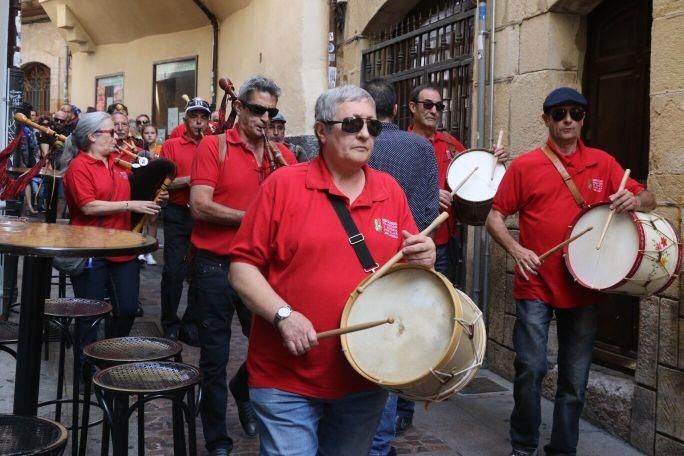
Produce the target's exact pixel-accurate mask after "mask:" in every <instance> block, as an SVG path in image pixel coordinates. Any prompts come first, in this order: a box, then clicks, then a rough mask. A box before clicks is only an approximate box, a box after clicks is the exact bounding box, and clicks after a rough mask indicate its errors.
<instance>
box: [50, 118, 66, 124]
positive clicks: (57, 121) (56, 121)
mask: <svg viewBox="0 0 684 456" xmlns="http://www.w3.org/2000/svg"><path fill="white" fill-rule="evenodd" d="M52 121H53V122H54V123H59V124H63V123H65V122H66V120H63V119H58V118H56V117H53V118H52Z"/></svg>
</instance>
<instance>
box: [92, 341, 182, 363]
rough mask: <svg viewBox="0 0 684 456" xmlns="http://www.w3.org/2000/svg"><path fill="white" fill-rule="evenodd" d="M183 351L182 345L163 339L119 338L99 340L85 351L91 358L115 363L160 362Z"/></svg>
mask: <svg viewBox="0 0 684 456" xmlns="http://www.w3.org/2000/svg"><path fill="white" fill-rule="evenodd" d="M181 351H183V346H182V345H181V344H180V343H178V342H176V341H173V340H170V339H162V338H161V337H117V338H114V339H104V340H98V341H97V342H93V343H92V344H90V345H88V346H87V347H85V348H84V349H83V353H84V354H85V355H86V356H88V357H89V358H92V359H94V360H98V361H107V362H113V363H130V362H141V361H158V360H162V359H168V358H171V357H172V356H176V355H178V354H179V353H180V352H181Z"/></svg>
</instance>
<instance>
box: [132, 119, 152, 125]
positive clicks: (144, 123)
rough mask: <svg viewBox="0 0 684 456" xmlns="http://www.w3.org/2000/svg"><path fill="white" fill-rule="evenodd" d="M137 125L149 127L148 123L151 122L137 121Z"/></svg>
mask: <svg viewBox="0 0 684 456" xmlns="http://www.w3.org/2000/svg"><path fill="white" fill-rule="evenodd" d="M135 123H136V124H137V125H147V124H148V123H150V121H149V120H136V121H135Z"/></svg>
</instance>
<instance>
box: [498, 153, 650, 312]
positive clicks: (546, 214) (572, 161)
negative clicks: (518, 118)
mask: <svg viewBox="0 0 684 456" xmlns="http://www.w3.org/2000/svg"><path fill="white" fill-rule="evenodd" d="M547 144H548V146H549V147H550V148H551V149H552V150H553V151H554V152H556V155H558V157H559V158H560V160H561V162H562V163H563V166H565V169H566V170H567V171H568V174H570V176H571V177H572V180H573V182H574V183H575V185H576V186H577V188H578V189H579V192H580V193H581V194H582V197H583V198H584V200H585V201H586V203H587V204H589V205H592V204H596V203H599V202H602V201H607V200H608V196H610V195H612V194H613V193H615V192H616V191H617V189H618V188H619V187H620V181H621V180H622V176H623V175H624V169H623V168H622V167H621V166H620V165H619V164H618V162H617V161H616V160H615V158H613V157H612V156H611V155H609V154H608V153H606V152H604V151H602V150H599V149H592V148H590V147H587V146H585V145H584V144H583V143H582V141H578V146H577V151H576V152H575V153H573V154H572V155H570V156H564V155H562V154H560V153H558V151H557V149H556V147H555V146H554V145H553V144H551V142H547ZM626 188H627V189H628V190H629V191H631V192H632V193H634V194H635V195H636V194H639V193H641V192H642V191H643V190H644V187H643V186H642V185H641V184H639V183H638V182H636V181H635V180H633V179H629V181H628V182H627V186H626ZM493 208H494V209H496V210H497V211H499V212H501V213H502V214H503V215H505V216H509V215H513V214H515V213H516V212H517V213H519V217H520V244H521V245H522V246H523V247H525V248H527V249H530V250H532V251H533V252H535V253H536V254H537V255H541V254H542V253H544V252H546V251H547V250H549V249H551V248H552V247H554V246H556V245H558V244H560V243H561V242H563V241H564V240H565V239H566V236H567V233H568V228H569V226H570V225H571V224H572V222H573V221H574V219H575V218H576V217H577V216H578V214H579V213H580V212H581V209H580V208H579V206H577V203H576V202H575V200H574V198H573V197H572V194H571V193H570V190H568V188H567V186H566V185H565V182H563V178H562V177H561V175H560V174H559V173H558V170H556V168H555V167H554V166H553V164H552V163H551V161H550V160H549V159H548V158H547V157H546V155H544V152H542V150H541V149H540V148H537V149H534V150H533V151H531V152H528V153H526V154H524V155H522V156H520V157H518V158H517V159H515V160H513V162H512V163H511V165H510V167H509V168H508V170H507V171H506V174H505V175H504V177H503V180H502V181H501V185H499V188H498V190H497V192H496V196H495V197H494V204H493ZM538 272H539V275H537V276H535V275H534V274H528V276H529V278H530V280H525V278H524V277H522V275H520V273H519V272H518V270H517V268H516V271H515V283H514V287H513V291H514V297H515V298H516V299H540V300H542V301H544V302H546V303H548V304H549V305H551V306H553V307H556V308H561V309H566V308H573V307H581V306H584V305H589V304H595V303H597V302H600V301H602V300H604V297H603V295H602V294H601V293H599V292H596V291H593V290H589V289H587V288H584V287H581V286H580V285H577V284H576V283H575V281H574V280H573V278H572V276H571V275H570V273H569V272H568V271H567V269H566V267H565V265H564V262H563V256H562V254H561V253H560V252H557V253H555V254H553V255H551V256H550V257H548V258H547V259H546V261H544V263H542V265H541V267H540V268H539V270H538Z"/></svg>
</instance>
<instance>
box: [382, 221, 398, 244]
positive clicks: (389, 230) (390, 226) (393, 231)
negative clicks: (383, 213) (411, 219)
mask: <svg viewBox="0 0 684 456" xmlns="http://www.w3.org/2000/svg"><path fill="white" fill-rule="evenodd" d="M382 231H383V233H385V234H386V235H387V236H389V237H391V238H394V239H397V238H398V237H399V225H398V224H397V222H393V221H391V220H387V219H385V218H384V219H382Z"/></svg>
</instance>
